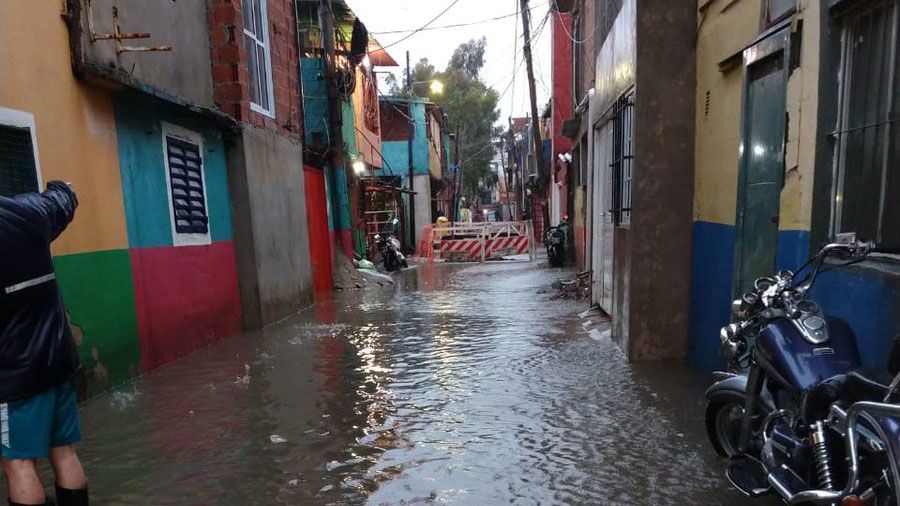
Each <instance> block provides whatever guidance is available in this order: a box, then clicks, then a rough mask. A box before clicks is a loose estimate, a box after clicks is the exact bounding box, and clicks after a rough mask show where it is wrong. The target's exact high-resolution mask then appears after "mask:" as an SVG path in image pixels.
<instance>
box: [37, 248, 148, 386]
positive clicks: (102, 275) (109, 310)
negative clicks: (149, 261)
mask: <svg viewBox="0 0 900 506" xmlns="http://www.w3.org/2000/svg"><path fill="white" fill-rule="evenodd" d="M54 261H55V264H56V275H57V278H58V279H59V286H60V289H61V291H62V296H63V300H64V301H65V303H66V310H67V311H68V313H69V320H70V322H71V324H72V327H73V330H74V333H75V340H76V342H78V351H79V354H80V355H81V364H82V367H83V370H82V371H81V373H80V375H79V390H80V392H79V393H80V394H81V395H82V396H90V395H94V394H97V393H100V392H102V391H105V390H107V389H109V388H111V387H113V386H116V385H119V384H121V383H124V382H125V381H127V380H128V379H130V378H133V377H135V376H137V375H139V374H140V372H141V367H140V362H141V351H140V342H139V340H138V328H137V316H136V313H135V308H134V282H133V280H132V277H131V255H130V254H129V252H128V250H124V249H123V250H110V251H100V252H93V253H81V254H76V255H63V256H58V257H56V258H55V259H54Z"/></svg>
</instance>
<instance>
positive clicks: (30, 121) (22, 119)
mask: <svg viewBox="0 0 900 506" xmlns="http://www.w3.org/2000/svg"><path fill="white" fill-rule="evenodd" d="M0 125H4V126H11V127H16V128H27V129H28V130H29V131H30V132H31V148H32V150H33V151H34V170H35V172H36V174H35V175H36V176H37V184H38V187H37V191H41V190H42V189H43V188H44V179H43V177H42V175H41V157H40V154H39V153H38V141H37V126H36V124H35V121H34V114H32V113H30V112H27V111H20V110H17V109H7V108H6V107H0Z"/></svg>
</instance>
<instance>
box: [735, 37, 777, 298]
mask: <svg viewBox="0 0 900 506" xmlns="http://www.w3.org/2000/svg"><path fill="white" fill-rule="evenodd" d="M788 40H789V33H788V31H787V30H783V31H781V32H778V33H776V34H774V35H772V36H770V37H767V38H766V39H763V40H762V41H760V42H758V43H757V44H755V45H753V46H751V47H750V48H748V49H746V50H745V51H744V67H745V73H744V74H745V81H744V108H743V130H742V133H741V144H740V156H741V159H740V160H741V163H740V175H739V178H738V202H737V219H736V229H737V236H736V244H735V280H734V281H735V282H734V292H735V293H736V294H740V293H743V292H745V291H747V290H748V289H749V288H750V287H751V286H752V284H753V280H755V279H756V278H758V277H761V276H770V275H772V273H773V272H774V270H775V259H776V252H777V249H778V221H779V216H778V215H779V208H780V201H781V198H780V197H781V188H782V184H783V180H784V143H785V108H786V103H785V101H786V95H787V65H788V62H787V54H788V52H787V45H788Z"/></svg>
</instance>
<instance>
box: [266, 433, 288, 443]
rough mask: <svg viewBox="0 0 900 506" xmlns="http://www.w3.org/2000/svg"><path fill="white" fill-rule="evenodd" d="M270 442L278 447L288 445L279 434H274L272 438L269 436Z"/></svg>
mask: <svg viewBox="0 0 900 506" xmlns="http://www.w3.org/2000/svg"><path fill="white" fill-rule="evenodd" d="M269 441H271V442H273V443H275V444H277V445H279V444H281V443H287V439H285V438H283V437H281V436H279V435H278V434H272V435H271V436H269Z"/></svg>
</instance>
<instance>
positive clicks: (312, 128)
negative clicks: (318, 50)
mask: <svg viewBox="0 0 900 506" xmlns="http://www.w3.org/2000/svg"><path fill="white" fill-rule="evenodd" d="M323 73H324V70H323V66H322V60H321V59H319V58H302V59H301V60H300V80H301V81H302V82H303V128H304V130H305V131H306V138H307V139H312V138H313V134H314V133H318V134H320V135H321V136H322V142H323V143H326V144H327V143H328V90H327V88H326V87H325V79H324V78H323V77H322V76H323V75H324V74H323Z"/></svg>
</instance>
